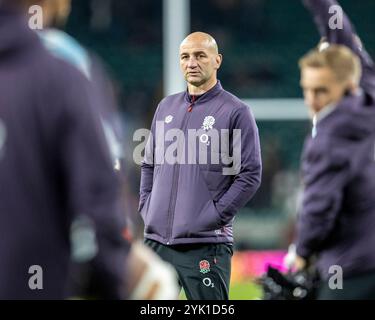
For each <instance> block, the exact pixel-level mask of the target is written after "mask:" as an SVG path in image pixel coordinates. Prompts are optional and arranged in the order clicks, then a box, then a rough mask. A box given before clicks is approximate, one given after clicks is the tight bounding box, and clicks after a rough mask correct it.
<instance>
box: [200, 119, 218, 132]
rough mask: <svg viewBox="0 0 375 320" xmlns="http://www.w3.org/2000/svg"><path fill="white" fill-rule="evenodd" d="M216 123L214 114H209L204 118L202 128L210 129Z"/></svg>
mask: <svg viewBox="0 0 375 320" xmlns="http://www.w3.org/2000/svg"><path fill="white" fill-rule="evenodd" d="M214 124H215V118H214V117H213V116H207V117H205V118H204V120H203V125H202V129H203V130H206V131H208V130H210V129H212V128H213V126H214Z"/></svg>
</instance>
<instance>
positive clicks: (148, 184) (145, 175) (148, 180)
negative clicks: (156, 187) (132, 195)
mask: <svg viewBox="0 0 375 320" xmlns="http://www.w3.org/2000/svg"><path fill="white" fill-rule="evenodd" d="M159 106H160V105H159ZM159 106H158V107H157V109H156V111H155V115H154V118H153V119H152V124H151V133H150V136H149V137H148V141H147V144H146V148H145V156H144V159H143V161H142V164H141V183H140V193H139V206H138V211H141V210H142V207H143V205H144V203H145V202H146V199H147V197H148V196H149V194H150V193H151V191H152V183H153V177H154V154H155V141H154V140H155V138H156V135H155V134H156V132H155V128H156V119H157V113H158V110H159Z"/></svg>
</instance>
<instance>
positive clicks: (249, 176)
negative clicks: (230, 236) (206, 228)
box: [215, 105, 262, 224]
mask: <svg viewBox="0 0 375 320" xmlns="http://www.w3.org/2000/svg"><path fill="white" fill-rule="evenodd" d="M231 130H233V142H232V145H233V146H232V149H233V157H234V159H236V158H238V159H237V160H235V161H237V165H236V164H234V165H233V168H234V169H235V171H234V178H233V182H232V184H231V186H230V187H229V189H228V190H227V191H226V192H225V193H224V194H223V196H222V197H221V198H220V199H219V201H217V202H216V203H215V205H216V208H217V210H218V212H219V213H220V215H221V218H222V220H223V222H224V223H225V224H226V223H228V222H230V221H231V220H232V219H233V217H234V216H235V214H236V213H237V211H238V210H239V209H241V208H242V207H243V206H245V205H246V203H247V202H248V201H250V199H251V198H252V197H253V196H254V195H255V193H256V191H257V190H258V188H259V186H260V182H261V174H262V161H261V153H260V142H259V134H258V127H257V125H256V122H255V119H254V117H253V115H252V113H251V111H250V108H248V107H247V106H246V105H243V106H241V107H240V108H238V109H236V110H235V112H234V113H233V115H232V126H231ZM235 130H236V131H237V133H239V134H240V136H237V137H238V139H236V137H235V133H234V132H235ZM236 149H237V150H238V151H239V152H236ZM236 154H237V155H238V156H236Z"/></svg>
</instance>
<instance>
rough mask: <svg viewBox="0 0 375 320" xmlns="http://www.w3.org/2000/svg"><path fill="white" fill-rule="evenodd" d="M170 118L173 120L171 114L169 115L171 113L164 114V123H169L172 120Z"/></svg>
mask: <svg viewBox="0 0 375 320" xmlns="http://www.w3.org/2000/svg"><path fill="white" fill-rule="evenodd" d="M172 120H173V116H171V115H169V116H166V117H165V120H164V121H165V123H171V122H172Z"/></svg>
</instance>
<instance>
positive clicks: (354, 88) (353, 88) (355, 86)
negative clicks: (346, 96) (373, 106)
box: [347, 80, 359, 94]
mask: <svg viewBox="0 0 375 320" xmlns="http://www.w3.org/2000/svg"><path fill="white" fill-rule="evenodd" d="M358 89H359V85H358V83H357V82H356V81H354V80H352V81H349V83H348V86H347V91H348V92H350V93H351V94H355V93H356V92H357V91H358Z"/></svg>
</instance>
